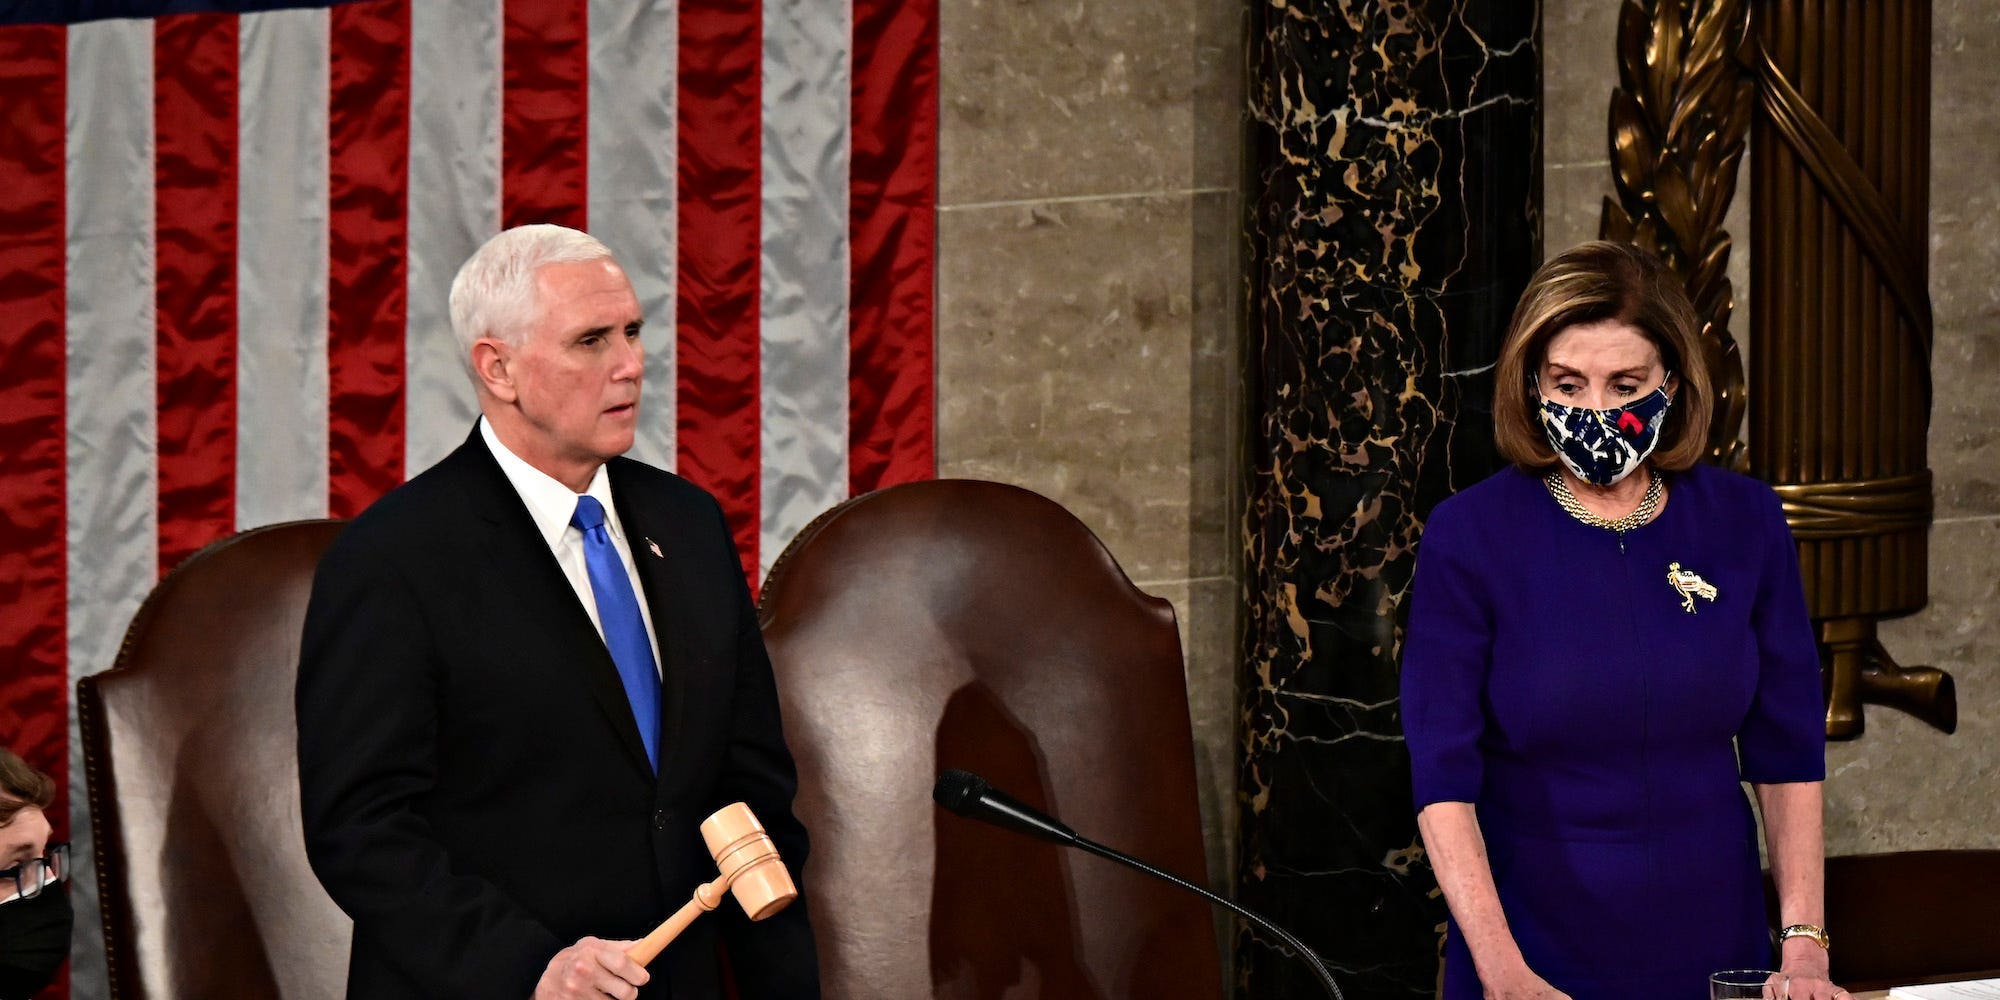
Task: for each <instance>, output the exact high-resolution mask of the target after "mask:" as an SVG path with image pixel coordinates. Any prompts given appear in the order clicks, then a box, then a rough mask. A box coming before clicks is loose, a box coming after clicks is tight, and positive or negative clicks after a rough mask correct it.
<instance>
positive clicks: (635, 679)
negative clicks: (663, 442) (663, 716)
mask: <svg viewBox="0 0 2000 1000" xmlns="http://www.w3.org/2000/svg"><path fill="white" fill-rule="evenodd" d="M569 523H570V524H571V525H572V526H574V527H576V528H577V529H579V530H581V531H582V532H583V565H584V568H585V569H586V570H587V571H588V572H589V573H590V593H591V595H592V596H594V597H596V598H597V620H598V622H599V623H600V624H602V625H603V626H604V645H605V647H606V648H608V649H609V650H611V662H613V663H616V664H617V665H618V679H619V680H621V681H624V682H625V697H626V698H627V699H628V700H630V701H631V702H632V718H633V719H634V720H635V721H637V722H638V723H639V738H640V739H641V740H643V741H645V744H646V759H647V760H649V761H651V762H652V763H653V770H655V771H658V770H659V768H660V746H659V744H660V675H659V673H658V672H656V671H655V670H654V669H653V645H652V643H651V642H649V641H647V639H646V620H645V619H644V618H641V617H640V616H639V599H638V598H637V597H636V596H634V595H633V593H632V578H631V577H628V576H626V575H625V563H624V562H623V561H622V560H620V559H619V558H618V550H617V549H616V548H615V547H613V546H612V544H611V533H610V532H608V531H606V530H605V528H604V505H603V504H601V503H598V502H597V498H596V497H592V496H580V497H577V498H576V513H575V514H573V515H571V516H570V519H569Z"/></svg>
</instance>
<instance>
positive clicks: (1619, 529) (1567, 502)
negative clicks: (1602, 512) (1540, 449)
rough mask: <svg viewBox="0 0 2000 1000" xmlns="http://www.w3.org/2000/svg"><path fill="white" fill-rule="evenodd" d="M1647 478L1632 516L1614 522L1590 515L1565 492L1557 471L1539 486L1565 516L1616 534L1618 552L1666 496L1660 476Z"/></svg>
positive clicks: (1650, 474)
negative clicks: (1547, 492) (1644, 493)
mask: <svg viewBox="0 0 2000 1000" xmlns="http://www.w3.org/2000/svg"><path fill="white" fill-rule="evenodd" d="M1648 479H1649V482H1647V484H1646V495H1645V496H1644V497H1643V498H1641V499H1640V500H1639V506H1637V507H1634V508H1632V513H1630V514H1627V515H1625V516H1624V517H1621V518H1618V519H1617V520H1615V521H1614V520H1612V519H1611V518H1608V517H1599V516H1598V515H1596V514H1593V513H1591V512H1590V509H1589V508H1588V507H1585V506H1584V505H1583V501H1581V500H1578V499H1577V498H1576V494H1574V493H1571V492H1570V491H1569V483H1568V482H1567V481H1565V480H1564V479H1563V474H1562V470H1561V469H1557V470H1555V471H1554V472H1551V473H1549V474H1548V475H1546V476H1543V477H1542V485H1544V486H1547V487H1548V488H1549V495H1550V496H1552V497H1555V498H1556V503H1558V504H1561V505H1562V509H1563V510H1565V511H1568V512H1569V516H1571V517H1573V518H1576V519H1577V520H1579V521H1582V522H1583V523H1585V524H1587V525H1590V526H1591V527H1593V528H1608V529H1610V530H1611V531H1613V532H1615V533H1617V535H1618V551H1620V552H1624V551H1625V533H1626V532H1628V531H1631V530H1632V529H1633V528H1636V527H1638V526H1640V525H1642V524H1645V523H1646V522H1647V521H1650V520H1652V519H1653V515H1654V514H1656V513H1658V512H1659V510H1660V498H1661V497H1662V496H1665V495H1666V487H1665V485H1664V479H1663V478H1662V477H1661V476H1660V475H1658V474H1657V473H1652V472H1650V471H1649V472H1648Z"/></svg>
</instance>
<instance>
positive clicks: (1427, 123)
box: [1237, 0, 1541, 998]
mask: <svg viewBox="0 0 2000 1000" xmlns="http://www.w3.org/2000/svg"><path fill="white" fill-rule="evenodd" d="M1254 9H1255V11H1256V13H1255V14H1253V17H1255V18H1257V19H1258V20H1257V22H1256V23H1253V25H1252V27H1251V30H1250V44H1251V53H1250V60H1251V67H1250V88H1251V93H1250V102H1251V113H1252V116H1253V118H1254V123H1253V126H1252V136H1251V147H1252V155H1253V156H1254V157H1255V161H1256V162H1255V164H1254V170H1255V171H1256V177H1255V181H1254V184H1255V187H1254V191H1253V197H1254V199H1255V200H1254V203H1253V210H1252V217H1251V220H1250V223H1249V226H1250V245H1251V254H1252V259H1251V269H1250V270H1251V273H1250V277H1249V289H1248V295H1249V301H1250V316H1249V322H1250V334H1249V337H1250V341H1251V345H1250V346H1251V350H1250V354H1251V357H1250V361H1249V365H1250V384H1251V388H1250V411H1251V412H1250V414H1249V419H1250V429H1249V435H1248V446H1249V461H1248V463H1247V464H1248V466H1249V470H1248V471H1249V475H1250V482H1249V486H1248V508H1247V512H1246V518H1245V531H1244V541H1245V547H1246V567H1245V578H1246V600H1247V607H1246V622H1245V626H1244V629H1245V636H1244V667H1243V670H1244V674H1243V678H1242V696H1243V699H1244V706H1243V716H1242V718H1243V723H1242V725H1243V730H1242V739H1243V764H1242V772H1241V784H1240V792H1239V805H1240V809H1241V820H1242V834H1241V844H1242V849H1241V856H1240V859H1239V861H1240V867H1239V891H1240V893H1241V897H1242V899H1243V901H1244V902H1245V903H1246V904H1247V905H1249V906H1250V907H1251V908H1253V909H1256V910H1259V911H1260V912H1263V913H1265V914H1267V915H1269V916H1270V917H1271V918H1272V919H1274V920H1276V921H1277V922H1278V923H1280V924H1281V925H1284V926H1287V927H1289V928H1291V929H1293V930H1294V931H1296V932H1297V933H1298V934H1299V935H1300V936H1301V937H1303V938H1304V939H1305V941H1306V942H1307V943H1308V944H1309V945H1311V946H1312V947H1313V948H1314V949H1315V950H1316V951H1318V952H1319V953H1320V954H1321V955H1322V956H1324V957H1325V958H1326V960H1327V962H1328V964H1329V965H1330V966H1331V967H1333V968H1334V970H1335V975H1336V976H1337V977H1338V978H1339V979H1340V981H1341V984H1342V987H1343V988H1344V989H1345V991H1346V993H1347V995H1348V996H1349V997H1354V998H1367V997H1422V996H1430V995H1432V993H1433V992H1434V990H1435V989H1436V987H1437V981H1438V971H1439V970H1438V952H1439V947H1440V932H1441V929H1442V925H1443V921H1444V916H1445V910H1444V905H1443V902H1442V900H1441V898H1440V897H1439V895H1438V893H1437V888H1436V884H1435V881H1434V879H1433V878H1432V876H1431V874H1430V871H1429V869H1428V866H1427V864H1426V863H1425V860H1424V856H1423V850H1422V846H1421V844H1420V843H1419V842H1418V840H1417V836H1416V824H1415V819H1414V817H1413V815H1412V810H1411V799H1410V787H1409V764H1408V755H1407V752H1406V751H1405V748H1404V746H1403V744H1402V726H1401V718H1400V714H1399V705H1398V701H1397V656H1398V652H1399V648H1400V645H1401V638H1402V632H1401V626H1400V624H1399V622H1400V620H1401V615H1402V609H1403V605H1404V601H1405V599H1406V598H1407V596H1408V592H1409V582H1410V575H1411V571H1412V569H1413V568H1414V565H1415V546H1416V545H1417V542H1418V539H1419V538H1420V536H1421V535H1422V531H1423V518H1424V516H1425V515H1426V514H1427V513H1428V512H1429V511H1430V509H1431V508H1432V507H1433V506H1435V505H1436V503H1437V502H1438V501H1439V500H1440V499H1442V498H1443V497H1445V496H1446V495H1448V494H1450V493H1451V492H1453V491H1454V490H1457V489H1460V488H1462V487H1464V486H1467V485H1469V484H1471V483H1472V482H1476V481H1477V480H1478V479H1480V478H1482V477H1483V476H1485V475H1486V474H1487V473H1489V472H1491V471H1492V470H1493V469H1495V468H1497V467H1498V459H1497V458H1496V456H1495V455H1494V452H1493V446H1492V423H1491V419H1490V417H1489V415H1488V403H1489V401H1490V399H1491V383H1490V372H1491V364H1492V361H1493V359H1494V357H1495V356H1496V355H1497V353H1498V347H1499V339H1500V337H1501V335H1502V333H1503V332H1504V329H1505V325H1506V321H1507V318H1508V316H1509V314H1510V312H1511V310H1512V308H1513V303H1514V300H1515V298H1516V297H1517V296H1518V295H1519V293H1520V290H1521V288H1522V287H1523V286H1524V285H1525V284H1526V282H1527V277H1528V274H1529V272H1530V270H1531V269H1532V268H1533V266H1534V264H1535V263H1536V262H1537V261H1538V259H1539V258H1540V247H1539V234H1540V218H1539V200H1540V194H1541V177H1540V155H1541V153H1540V146H1541V143H1540V136H1539V128H1540V116H1539V98H1540V91H1541V83H1540V67H1539V62H1538V53H1537V51H1536V41H1535V40H1536V34H1537V28H1538V16H1539V15H1538V9H1539V4H1538V3H1524V2H1511V0H1508V2H1503V0H1484V2H1477V0H1400V2H1399V0H1344V2H1340V0H1293V2H1290V3H1288V4H1282V5H1281V4H1258V5H1256V6H1255V8H1254ZM1237 972H1238V974H1237V990H1238V995H1239V996H1255V997H1259V998H1269V997H1308V996H1317V995H1320V993H1319V987H1318V986H1317V984H1316V982H1315V981H1314V980H1313V979H1312V978H1311V976H1310V973H1309V972H1308V971H1307V970H1306V969H1305V968H1304V966H1303V965H1301V964H1299V963H1297V962H1296V961H1295V960H1294V959H1293V958H1291V957H1289V956H1287V955H1285V954H1283V953H1281V952H1280V951H1279V950H1278V949H1277V948H1276V947H1274V946H1273V944H1272V943H1271V942H1269V941H1267V940H1266V939H1264V938H1263V937H1262V936H1261V935H1257V934H1253V933H1250V932H1248V931H1247V930H1246V931H1245V932H1244V934H1243V936H1242V937H1241V938H1240V939H1239V949H1238V954H1237Z"/></svg>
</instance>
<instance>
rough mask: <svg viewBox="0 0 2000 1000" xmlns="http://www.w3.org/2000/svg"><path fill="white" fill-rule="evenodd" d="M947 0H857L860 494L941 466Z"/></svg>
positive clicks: (855, 411) (855, 330) (852, 405)
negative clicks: (940, 246)
mask: <svg viewBox="0 0 2000 1000" xmlns="http://www.w3.org/2000/svg"><path fill="white" fill-rule="evenodd" d="M937 31H938V7H937V0H855V2H854V98H853V99H854V151H853V160H852V167H851V169H850V178H851V179H850V182H849V187H850V189H851V192H852V193H851V197H850V206H851V207H850V209H849V241H850V246H851V248H852V249H851V252H852V258H851V259H852V265H851V266H852V271H853V298H852V302H851V304H850V306H849V315H850V321H849V322H850V330H849V333H848V349H849V359H850V360H849V371H850V373H851V378H850V382H849V387H848V440H849V448H848V451H849V453H848V494H849V495H850V496H860V495H861V494H863V493H866V492H868V491H869V490H875V489H881V488H882V487H884V486H893V485H895V484H897V483H906V482H911V481H913V480H918V479H929V478H931V477H933V476H935V475H937V448H936V428H937V405H936V400H937V393H936V374H935V372H936V366H935V352H934V350H933V344H934V333H933V330H934V326H935V302H934V298H933V288H934V286H935V277H934V274H933V264H932V262H933V259H934V257H935V256H936V254H935V250H936V246H937V148H938V147H937V117H938V75H937V51H938V41H937V38H938V36H937Z"/></svg>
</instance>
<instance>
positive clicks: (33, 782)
mask: <svg viewBox="0 0 2000 1000" xmlns="http://www.w3.org/2000/svg"><path fill="white" fill-rule="evenodd" d="M55 795H56V783H55V782H54V781H52V780H50V779H49V776H48V775H46V774H43V773H42V772H40V771H37V770H35V769H34V768H32V767H29V766H28V762H27V761H25V760H22V759H21V758H19V757H16V756H14V752H13V751H11V750H8V749H7V748H6V747H0V826H5V825H7V824H8V823H11V822H13V821H14V814H15V813H17V812H20V811H21V810H22V808H24V807H26V806H34V807H35V808H37V809H47V808H48V807H49V803H50V802H52V801H54V799H55Z"/></svg>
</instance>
